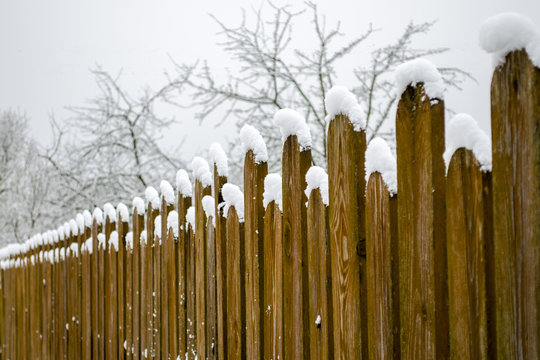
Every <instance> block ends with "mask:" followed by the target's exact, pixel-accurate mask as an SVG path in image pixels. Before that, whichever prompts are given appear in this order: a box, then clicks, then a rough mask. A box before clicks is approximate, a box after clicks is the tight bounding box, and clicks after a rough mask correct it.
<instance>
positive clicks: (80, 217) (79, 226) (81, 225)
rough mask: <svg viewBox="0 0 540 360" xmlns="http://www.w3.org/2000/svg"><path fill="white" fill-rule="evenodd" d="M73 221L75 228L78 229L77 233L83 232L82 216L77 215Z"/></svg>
mask: <svg viewBox="0 0 540 360" xmlns="http://www.w3.org/2000/svg"><path fill="white" fill-rule="evenodd" d="M75 221H76V222H77V227H78V228H79V233H81V234H82V233H83V232H84V216H83V214H81V213H79V214H77V216H75Z"/></svg>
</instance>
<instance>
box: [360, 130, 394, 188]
mask: <svg viewBox="0 0 540 360" xmlns="http://www.w3.org/2000/svg"><path fill="white" fill-rule="evenodd" d="M375 172H378V173H379V174H381V176H382V179H383V181H384V183H385V184H386V187H387V188H388V192H389V193H390V196H393V195H395V194H397V165H396V159H394V156H393V155H392V150H390V147H389V146H388V144H387V143H386V141H384V139H382V138H380V137H376V138H374V139H373V140H371V141H370V142H369V144H368V147H367V149H366V185H367V182H368V181H369V177H370V176H371V174H373V173H375Z"/></svg>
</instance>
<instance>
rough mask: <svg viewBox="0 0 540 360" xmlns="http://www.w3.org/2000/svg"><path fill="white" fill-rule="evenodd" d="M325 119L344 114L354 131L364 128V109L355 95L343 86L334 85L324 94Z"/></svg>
mask: <svg viewBox="0 0 540 360" xmlns="http://www.w3.org/2000/svg"><path fill="white" fill-rule="evenodd" d="M324 101H325V104H326V112H327V113H328V115H326V121H327V122H328V123H330V121H331V120H332V119H333V118H335V117H336V116H337V115H340V114H341V115H345V116H347V118H349V121H350V122H351V124H352V125H353V128H354V131H362V130H365V129H366V122H365V120H364V116H365V113H364V109H362V106H360V104H358V101H357V100H356V96H355V95H354V94H353V93H352V92H350V91H349V90H348V89H347V88H346V87H344V86H338V85H336V86H334V87H332V88H331V89H330V91H328V93H327V94H326V98H325V99H324Z"/></svg>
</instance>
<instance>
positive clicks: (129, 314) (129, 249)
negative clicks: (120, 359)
mask: <svg viewBox="0 0 540 360" xmlns="http://www.w3.org/2000/svg"><path fill="white" fill-rule="evenodd" d="M126 225H127V223H126ZM128 234H129V232H127V233H126V241H125V255H126V257H125V261H124V276H125V285H124V290H125V291H124V296H125V300H126V301H125V306H124V319H125V343H124V344H121V346H122V347H123V348H124V351H125V358H126V359H127V360H131V359H133V357H134V352H135V344H134V343H133V317H134V313H133V270H132V269H133V233H131V237H132V238H131V239H132V241H131V243H130V242H129V241H128V236H129V235H128ZM118 283H120V280H119V281H118ZM118 304H119V305H120V304H121V303H120V300H118Z"/></svg>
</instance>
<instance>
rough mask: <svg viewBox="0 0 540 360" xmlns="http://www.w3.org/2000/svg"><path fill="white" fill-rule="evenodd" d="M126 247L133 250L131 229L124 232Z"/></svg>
mask: <svg viewBox="0 0 540 360" xmlns="http://www.w3.org/2000/svg"><path fill="white" fill-rule="evenodd" d="M126 249H127V250H133V233H132V232H131V231H130V232H128V233H127V234H126Z"/></svg>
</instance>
